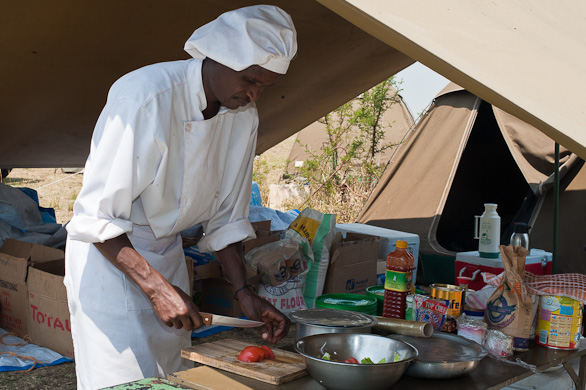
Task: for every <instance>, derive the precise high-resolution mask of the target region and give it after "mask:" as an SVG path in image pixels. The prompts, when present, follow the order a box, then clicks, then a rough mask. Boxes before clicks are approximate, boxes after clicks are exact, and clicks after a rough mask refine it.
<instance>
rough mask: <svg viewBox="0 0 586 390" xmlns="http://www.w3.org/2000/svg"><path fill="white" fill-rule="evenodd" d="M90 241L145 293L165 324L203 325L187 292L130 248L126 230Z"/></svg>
mask: <svg viewBox="0 0 586 390" xmlns="http://www.w3.org/2000/svg"><path fill="white" fill-rule="evenodd" d="M94 245H95V247H96V248H97V249H98V251H100V253H101V254H102V255H103V256H104V257H105V258H106V259H108V260H109V261H110V262H111V263H112V264H113V265H114V266H115V267H116V268H118V269H119V270H120V271H121V272H122V273H124V275H126V277H127V278H128V279H130V280H132V281H133V282H134V283H136V284H137V286H138V287H139V288H140V289H141V290H142V291H143V292H144V293H145V294H146V296H147V297H148V298H149V299H150V301H151V303H152V305H153V309H154V310H155V314H156V315H157V316H158V317H159V318H160V319H161V321H163V323H164V324H165V325H167V326H174V327H175V328H177V329H181V328H184V329H185V330H188V331H191V330H193V329H197V328H199V327H200V326H202V325H203V321H202V318H201V316H200V315H199V310H198V308H197V306H196V305H195V303H194V302H193V300H192V299H191V297H190V296H189V294H186V293H185V292H184V291H183V290H181V289H180V288H179V287H177V286H173V285H172V284H170V283H169V282H168V281H167V279H165V277H164V276H163V275H161V274H160V273H159V272H158V271H157V270H156V269H154V268H153V267H151V265H150V264H149V263H148V261H146V259H145V258H144V257H142V256H141V255H140V254H139V253H138V252H137V251H136V249H134V247H133V246H132V243H131V242H130V240H129V239H128V236H127V235H126V234H123V235H121V236H118V237H115V238H112V239H110V240H106V241H104V242H102V243H99V242H98V243H95V244H94Z"/></svg>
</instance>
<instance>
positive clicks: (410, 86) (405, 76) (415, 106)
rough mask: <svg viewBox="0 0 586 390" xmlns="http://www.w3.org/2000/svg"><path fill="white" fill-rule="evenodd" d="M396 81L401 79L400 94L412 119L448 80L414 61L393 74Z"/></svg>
mask: <svg viewBox="0 0 586 390" xmlns="http://www.w3.org/2000/svg"><path fill="white" fill-rule="evenodd" d="M395 79H396V80H397V81H400V80H402V81H403V82H402V84H401V87H400V88H401V89H402V91H401V92H400V93H401V96H402V97H403V101H404V102H405V103H406V104H407V107H409V111H411V115H413V119H417V117H418V116H419V114H420V113H421V112H422V111H423V110H424V109H425V108H426V107H427V106H428V104H429V103H431V101H432V100H433V98H434V97H435V95H437V94H438V93H439V92H440V91H441V90H442V89H444V87H445V86H446V85H447V84H448V83H449V82H450V81H449V80H448V79H446V78H445V77H443V76H442V75H440V74H438V73H436V72H434V71H433V70H431V69H429V68H428V67H426V66H425V65H423V64H421V63H419V62H416V63H414V64H413V65H411V66H409V67H408V68H405V69H403V70H402V71H400V72H399V73H397V74H396V75H395Z"/></svg>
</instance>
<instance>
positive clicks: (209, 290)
mask: <svg viewBox="0 0 586 390" xmlns="http://www.w3.org/2000/svg"><path fill="white" fill-rule="evenodd" d="M259 281H260V275H253V276H251V277H249V278H248V279H247V281H246V282H247V284H251V285H252V286H254V288H257V286H258V282H259ZM201 285H202V292H201V311H204V312H207V313H213V314H221V315H225V316H230V317H241V316H243V315H244V313H243V312H242V309H241V308H240V303H238V301H237V300H236V299H234V292H235V291H236V289H235V288H234V287H233V286H232V284H230V282H228V281H227V280H226V279H224V278H207V279H203V280H202V281H201Z"/></svg>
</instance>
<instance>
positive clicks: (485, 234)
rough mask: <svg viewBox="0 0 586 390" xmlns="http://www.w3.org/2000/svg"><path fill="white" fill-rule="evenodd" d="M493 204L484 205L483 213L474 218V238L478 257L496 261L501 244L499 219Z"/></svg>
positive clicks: (495, 206)
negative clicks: (476, 243) (476, 240)
mask: <svg viewBox="0 0 586 390" xmlns="http://www.w3.org/2000/svg"><path fill="white" fill-rule="evenodd" d="M496 208H497V205H496V204H494V203H485V204H484V213H482V215H480V216H478V215H477V216H475V218H476V220H475V222H476V223H475V225H474V238H476V239H478V240H479V241H480V242H479V243H478V252H479V254H480V257H486V258H492V259H498V258H499V256H500V251H499V245H500V243H501V217H500V216H499V215H498V214H497V212H496Z"/></svg>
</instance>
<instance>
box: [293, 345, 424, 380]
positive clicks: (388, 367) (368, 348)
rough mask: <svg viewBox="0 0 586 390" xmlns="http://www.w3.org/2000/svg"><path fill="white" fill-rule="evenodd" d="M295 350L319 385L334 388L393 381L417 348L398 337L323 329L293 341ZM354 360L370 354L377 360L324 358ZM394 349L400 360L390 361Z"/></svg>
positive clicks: (372, 358) (402, 371) (410, 359)
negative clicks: (365, 362)
mask: <svg viewBox="0 0 586 390" xmlns="http://www.w3.org/2000/svg"><path fill="white" fill-rule="evenodd" d="M295 350H296V351H297V352H298V353H299V354H301V355H302V356H303V358H304V361H305V364H306V367H307V371H308V372H309V374H310V375H311V376H312V377H313V379H315V380H316V381H317V382H319V383H320V384H321V385H322V386H324V387H326V388H328V389H336V390H356V389H368V390H379V389H380V390H382V389H388V388H390V387H391V386H392V385H394V384H395V383H396V382H397V381H398V380H399V379H400V378H401V376H403V374H404V373H405V370H407V367H408V366H409V363H410V362H411V361H412V360H413V359H415V358H417V354H418V352H417V349H415V348H414V347H413V346H412V345H410V344H407V343H404V342H402V341H399V340H394V339H390V338H387V337H382V336H377V335H371V334H347V333H324V334H316V335H312V336H306V337H303V338H302V339H300V340H298V341H297V343H295ZM326 352H327V353H329V354H330V356H331V357H332V359H335V360H342V361H343V360H346V359H348V358H349V357H351V356H352V357H354V358H356V359H357V360H358V361H360V360H362V359H363V358H366V357H368V358H370V359H371V360H372V361H373V362H378V361H380V360H381V359H383V358H385V360H386V361H387V362H390V363H381V364H351V363H339V362H334V361H328V360H324V359H322V358H321V357H322V356H323V355H324V353H326ZM395 352H396V353H398V354H399V358H400V359H401V360H400V361H397V362H394V361H393V360H394V357H395Z"/></svg>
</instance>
